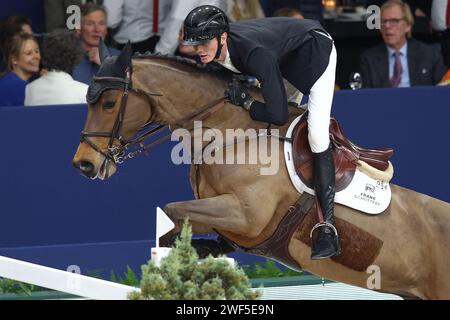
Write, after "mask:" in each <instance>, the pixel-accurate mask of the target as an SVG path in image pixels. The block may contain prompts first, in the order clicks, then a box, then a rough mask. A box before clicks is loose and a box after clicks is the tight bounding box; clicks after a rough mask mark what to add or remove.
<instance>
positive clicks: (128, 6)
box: [103, 0, 172, 53]
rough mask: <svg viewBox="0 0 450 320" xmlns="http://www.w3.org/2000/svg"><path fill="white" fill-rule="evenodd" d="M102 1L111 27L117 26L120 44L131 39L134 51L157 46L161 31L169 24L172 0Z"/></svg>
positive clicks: (145, 50) (121, 46) (123, 44)
mask: <svg viewBox="0 0 450 320" xmlns="http://www.w3.org/2000/svg"><path fill="white" fill-rule="evenodd" d="M103 4H104V6H105V8H106V11H107V12H108V27H110V28H112V29H116V28H117V30H116V31H117V32H116V33H115V35H114V37H113V38H114V40H115V42H116V43H117V44H118V47H119V48H123V47H124V46H125V44H126V43H127V42H128V41H131V47H132V48H133V51H134V52H142V53H145V52H147V51H151V52H153V51H154V50H155V46H156V44H157V43H158V40H159V38H160V37H159V35H158V34H163V33H164V30H165V28H166V26H167V24H168V21H169V14H170V8H171V6H172V0H164V1H153V0H127V1H125V0H104V2H103ZM154 4H158V5H157V6H158V10H155V12H154V11H153V6H154ZM154 17H156V18H157V19H154Z"/></svg>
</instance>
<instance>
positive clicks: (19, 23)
mask: <svg viewBox="0 0 450 320" xmlns="http://www.w3.org/2000/svg"><path fill="white" fill-rule="evenodd" d="M21 32H25V33H28V34H33V30H32V29H31V21H30V19H29V18H28V17H25V16H10V17H8V18H6V19H5V20H3V21H1V22H0V72H4V71H5V70H6V63H5V61H4V58H3V55H4V54H3V52H4V47H5V44H6V42H7V41H8V39H10V38H11V37H12V36H14V35H16V34H18V33H21Z"/></svg>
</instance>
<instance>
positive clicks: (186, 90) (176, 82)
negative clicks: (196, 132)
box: [133, 59, 298, 131]
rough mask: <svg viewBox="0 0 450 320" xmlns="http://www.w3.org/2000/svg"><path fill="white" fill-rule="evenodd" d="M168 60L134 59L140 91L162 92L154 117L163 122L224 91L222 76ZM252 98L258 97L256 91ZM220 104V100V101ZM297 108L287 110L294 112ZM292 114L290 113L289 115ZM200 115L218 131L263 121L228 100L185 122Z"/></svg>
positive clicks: (196, 108)
mask: <svg viewBox="0 0 450 320" xmlns="http://www.w3.org/2000/svg"><path fill="white" fill-rule="evenodd" d="M168 62H169V61H164V60H154V59H144V60H141V59H139V60H136V61H134V64H133V65H134V67H135V79H134V82H135V83H136V85H138V86H139V87H140V89H142V90H144V91H147V92H149V91H157V92H159V93H161V94H162V95H163V96H162V97H159V98H157V100H158V101H157V104H158V106H157V108H156V109H157V110H156V112H157V113H158V114H157V115H156V118H157V119H158V120H159V121H161V122H164V123H168V124H175V123H176V122H177V121H179V120H180V119H184V118H186V117H189V115H193V114H194V113H196V112H198V111H199V110H200V109H202V108H204V107H205V106H207V105H208V104H210V103H211V102H213V101H215V100H217V99H218V98H220V97H222V96H223V95H224V90H225V89H226V84H227V83H226V80H224V79H221V78H220V77H218V76H216V75H214V74H212V73H206V72H201V71H198V70H196V69H195V68H192V72H189V68H186V66H185V67H184V68H181V67H180V68H177V67H174V66H173V65H172V64H170V63H168ZM256 98H257V99H258V100H261V99H262V97H261V95H260V93H257V94H256ZM222 104H223V102H222ZM205 113H207V111H206V112H205ZM297 113H298V111H296V110H291V112H290V114H291V115H292V114H294V115H296V114H297ZM291 118H292V117H291ZM200 119H202V122H203V123H202V126H203V127H209V128H215V129H218V130H221V131H224V130H226V129H232V128H239V129H243V130H246V129H250V128H253V129H261V128H266V127H267V124H266V123H262V122H258V121H254V120H252V119H251V118H250V115H249V113H248V112H247V111H245V110H244V109H243V108H238V107H236V106H233V105H231V104H229V103H225V104H223V106H222V107H220V108H219V109H215V111H214V112H213V113H211V114H210V115H209V116H208V117H207V118H204V117H202V115H199V116H198V117H194V118H193V119H192V121H191V123H189V124H187V126H190V127H193V122H194V120H200Z"/></svg>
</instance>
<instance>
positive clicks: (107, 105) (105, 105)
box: [103, 101, 115, 109]
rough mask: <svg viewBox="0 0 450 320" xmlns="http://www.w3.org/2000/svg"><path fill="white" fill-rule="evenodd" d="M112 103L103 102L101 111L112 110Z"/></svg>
mask: <svg viewBox="0 0 450 320" xmlns="http://www.w3.org/2000/svg"><path fill="white" fill-rule="evenodd" d="M114 103H115V102H114V101H105V102H103V109H112V108H114Z"/></svg>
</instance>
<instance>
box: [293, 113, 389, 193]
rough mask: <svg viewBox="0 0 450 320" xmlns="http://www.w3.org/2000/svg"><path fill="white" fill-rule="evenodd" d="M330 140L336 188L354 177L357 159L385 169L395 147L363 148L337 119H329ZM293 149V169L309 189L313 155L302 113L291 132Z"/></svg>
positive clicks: (304, 117) (341, 186) (305, 121)
mask: <svg viewBox="0 0 450 320" xmlns="http://www.w3.org/2000/svg"><path fill="white" fill-rule="evenodd" d="M330 140H331V144H332V149H333V157H334V165H335V171H336V192H339V191H341V190H343V189H345V188H346V187H347V186H348V185H349V184H350V182H351V181H352V179H353V176H354V174H355V170H356V167H357V166H358V161H359V160H362V161H364V162H366V163H367V164H369V165H370V166H372V167H374V168H376V169H378V170H381V171H385V170H386V169H387V168H388V167H389V162H388V160H389V159H390V158H391V157H392V155H393V154H394V149H392V148H384V149H366V148H362V147H360V146H357V145H356V144H354V143H353V142H351V141H350V140H349V139H348V138H347V137H346V136H345V135H344V133H343V132H342V130H341V127H340V125H339V123H338V122H337V121H336V119H334V118H331V119H330ZM292 152H293V158H294V166H295V170H296V172H297V174H298V176H299V177H300V179H301V180H302V181H303V183H304V184H305V185H306V186H307V187H308V188H311V189H314V186H313V181H312V177H313V157H312V151H311V148H310V146H309V142H308V123H307V114H305V115H304V116H303V117H302V119H301V120H300V121H299V123H298V124H297V125H296V127H295V128H294V130H293V132H292Z"/></svg>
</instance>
